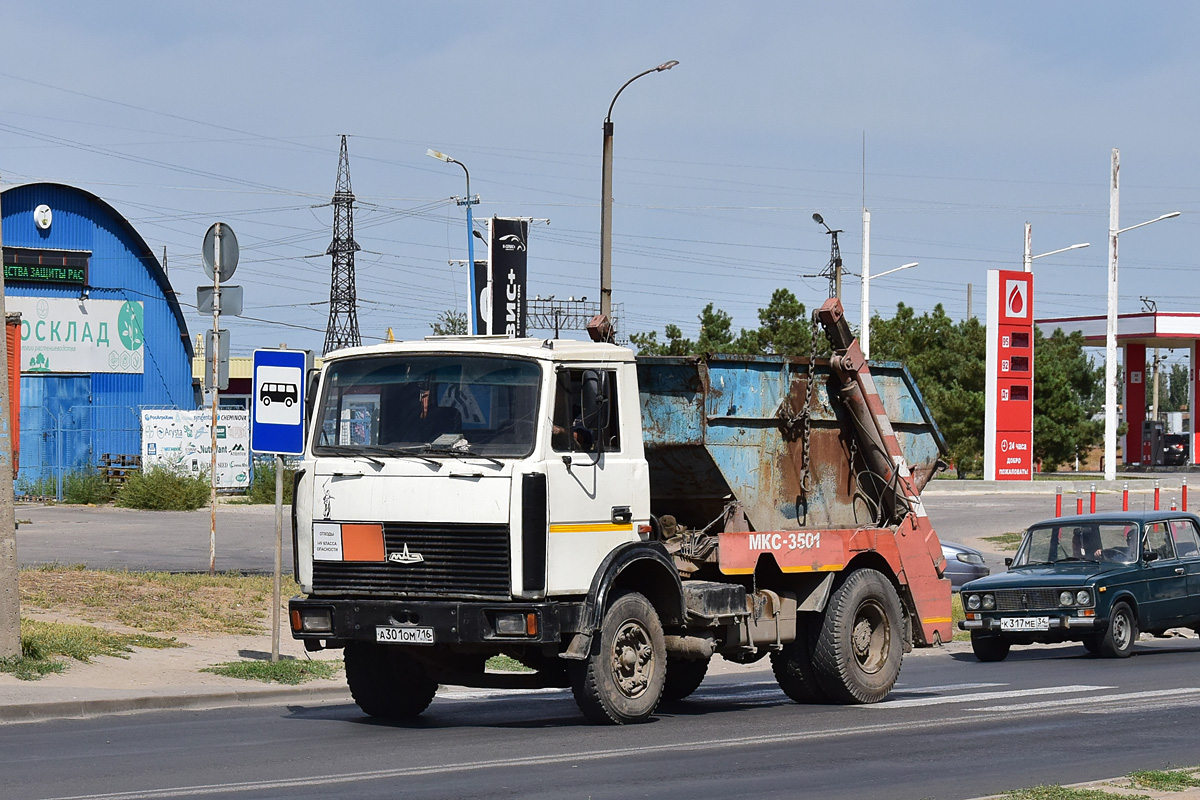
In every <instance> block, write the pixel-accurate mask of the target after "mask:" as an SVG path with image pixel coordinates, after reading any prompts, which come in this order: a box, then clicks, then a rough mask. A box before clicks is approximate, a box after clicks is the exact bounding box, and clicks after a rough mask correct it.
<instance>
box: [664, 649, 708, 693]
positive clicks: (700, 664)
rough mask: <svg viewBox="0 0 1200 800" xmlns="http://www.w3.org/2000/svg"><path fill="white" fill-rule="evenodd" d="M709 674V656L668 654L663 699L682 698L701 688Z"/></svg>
mask: <svg viewBox="0 0 1200 800" xmlns="http://www.w3.org/2000/svg"><path fill="white" fill-rule="evenodd" d="M707 674H708V659H707V658H679V657H678V656H667V681H666V683H665V684H664V685H663V692H662V699H663V700H682V699H683V698H685V697H687V696H688V695H690V694H691V693H692V692H694V691H696V690H697V689H699V688H700V684H701V683H703V682H704V676H705V675H707Z"/></svg>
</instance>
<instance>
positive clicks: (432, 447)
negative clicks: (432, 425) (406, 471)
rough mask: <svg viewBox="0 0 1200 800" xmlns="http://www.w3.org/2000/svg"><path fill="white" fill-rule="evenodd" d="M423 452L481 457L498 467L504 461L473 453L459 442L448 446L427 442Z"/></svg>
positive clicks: (501, 465)
mask: <svg viewBox="0 0 1200 800" xmlns="http://www.w3.org/2000/svg"><path fill="white" fill-rule="evenodd" d="M424 452H426V453H434V454H435V455H439V456H458V457H459V458H463V457H467V458H482V459H484V460H485V461H490V462H492V463H493V464H495V465H496V466H498V467H503V466H504V462H503V461H501V460H500V459H498V458H495V457H494V456H485V455H483V454H482V453H473V452H471V448H470V447H463V446H462V445H461V444H459V445H451V446H449V447H446V446H445V445H439V444H427V445H425V447H424Z"/></svg>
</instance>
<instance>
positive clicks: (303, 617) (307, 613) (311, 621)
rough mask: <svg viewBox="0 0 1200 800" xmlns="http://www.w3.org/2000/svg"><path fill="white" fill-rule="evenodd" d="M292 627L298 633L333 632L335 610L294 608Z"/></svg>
mask: <svg viewBox="0 0 1200 800" xmlns="http://www.w3.org/2000/svg"><path fill="white" fill-rule="evenodd" d="M297 623H299V624H297ZM292 628H293V629H294V630H295V631H297V632H298V633H333V611H332V610H330V609H328V608H305V609H301V610H299V611H295V610H294V611H292Z"/></svg>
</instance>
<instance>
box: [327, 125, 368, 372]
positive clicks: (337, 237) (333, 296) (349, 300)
mask: <svg viewBox="0 0 1200 800" xmlns="http://www.w3.org/2000/svg"><path fill="white" fill-rule="evenodd" d="M359 249H361V248H359V246H358V243H357V242H355V241H354V192H352V191H350V157H349V155H347V153H346V136H345V134H343V135H342V150H341V153H340V154H339V155H338V171H337V186H336V187H335V188H334V192H333V241H332V242H330V243H329V249H328V250H326V251H325V254H326V255H330V256H333V272H332V274H331V276H330V281H329V324H328V325H327V326H326V328H325V349H324V350H322V352H323V353H328V352H329V351H330V350H337V349H338V348H339V347H358V345H360V344H362V339H361V338H360V337H359V335H358V297H357V295H356V294H355V291H354V252H355V251H356V250H359Z"/></svg>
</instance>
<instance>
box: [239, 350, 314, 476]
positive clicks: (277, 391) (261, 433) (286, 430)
mask: <svg viewBox="0 0 1200 800" xmlns="http://www.w3.org/2000/svg"><path fill="white" fill-rule="evenodd" d="M311 366H312V353H311V352H309V351H307V350H255V351H254V403H253V405H252V406H251V407H252V408H253V412H252V418H251V422H250V449H251V450H252V451H254V452H255V453H276V454H278V455H292V456H298V455H301V454H302V453H303V452H304V420H305V414H304V400H305V395H306V394H307V389H306V387H305V384H304V382H305V379H306V377H307V375H308V370H309V368H310V367H311Z"/></svg>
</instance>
